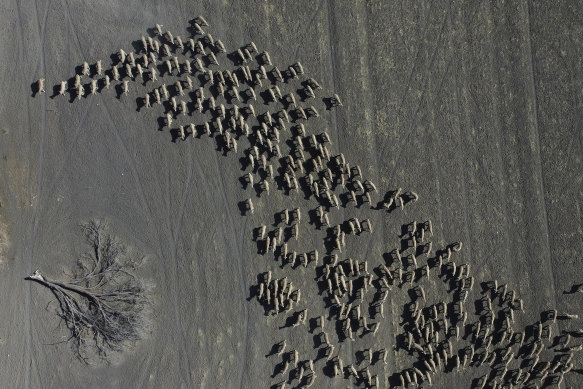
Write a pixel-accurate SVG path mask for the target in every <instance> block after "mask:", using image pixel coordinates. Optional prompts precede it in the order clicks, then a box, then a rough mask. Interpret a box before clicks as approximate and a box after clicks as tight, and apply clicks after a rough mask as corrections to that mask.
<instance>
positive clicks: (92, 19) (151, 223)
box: [0, 0, 583, 388]
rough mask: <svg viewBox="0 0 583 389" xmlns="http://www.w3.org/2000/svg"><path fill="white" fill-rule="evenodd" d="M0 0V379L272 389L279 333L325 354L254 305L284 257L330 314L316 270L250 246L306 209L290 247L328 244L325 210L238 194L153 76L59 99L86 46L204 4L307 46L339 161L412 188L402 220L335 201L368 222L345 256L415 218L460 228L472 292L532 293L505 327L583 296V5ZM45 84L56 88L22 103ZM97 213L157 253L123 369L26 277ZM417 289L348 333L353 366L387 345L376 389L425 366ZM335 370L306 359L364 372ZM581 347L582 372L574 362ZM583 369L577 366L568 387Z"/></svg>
mask: <svg viewBox="0 0 583 389" xmlns="http://www.w3.org/2000/svg"><path fill="white" fill-rule="evenodd" d="M0 10H1V12H0V21H1V22H2V23H0V25H1V26H2V27H1V28H2V36H3V39H0V45H1V46H0V48H1V50H0V53H1V54H0V64H1V65H2V66H1V67H2V69H3V71H2V73H1V74H0V87H1V89H2V91H3V93H2V94H1V99H2V100H1V104H0V118H1V121H0V127H1V128H0V156H1V159H0V177H1V183H2V184H1V185H0V204H1V208H0V225H2V226H4V227H3V228H4V229H5V230H6V232H7V237H8V242H9V246H8V248H7V249H6V250H5V253H4V257H3V258H2V270H1V271H0V295H1V296H2V298H1V299H0V309H1V313H2V314H1V318H2V319H0V366H1V368H0V386H1V387H4V388H55V387H62V388H79V387H91V388H116V387H126V388H127V387H135V388H161V387H166V388H219V387H220V388H258V387H270V386H271V385H273V384H276V383H278V382H281V381H282V380H283V378H281V376H277V377H274V378H272V375H273V373H274V369H276V364H277V362H278V360H277V357H274V356H271V357H265V355H266V354H268V353H269V352H270V350H271V348H272V346H273V345H274V344H275V343H276V342H278V341H280V340H283V339H287V341H288V344H289V346H288V347H290V348H292V347H293V348H294V349H296V350H298V351H299V352H300V357H301V359H313V358H315V357H316V348H315V343H316V344H317V341H315V340H314V334H311V333H309V332H308V331H307V329H306V328H305V327H300V328H284V329H280V326H282V325H283V324H284V323H285V320H284V317H283V316H282V315H281V314H280V315H277V316H271V315H268V316H266V315H265V311H264V309H263V308H262V306H261V305H260V304H258V302H257V299H255V298H250V296H251V292H250V291H251V290H253V285H254V284H256V283H257V276H258V274H259V273H261V272H264V271H266V270H268V269H271V270H272V271H273V272H274V276H276V277H278V278H280V277H283V276H284V275H286V276H288V278H289V279H290V280H292V281H293V283H294V285H295V286H296V287H299V288H300V289H302V303H301V304H299V305H298V306H299V307H300V308H302V309H303V308H308V313H309V315H310V316H309V317H310V318H312V317H316V316H318V315H320V314H326V317H328V312H329V308H325V302H324V299H323V297H322V295H319V294H318V290H317V288H316V283H315V281H314V278H315V277H316V276H317V272H316V271H315V270H314V267H313V266H309V267H308V268H304V267H303V266H300V267H299V268H298V269H294V270H290V269H289V268H286V269H281V268H280V267H279V265H280V263H278V262H275V261H273V258H271V259H269V258H268V257H265V256H261V255H258V254H257V246H256V244H255V242H253V241H252V239H251V238H252V236H253V230H254V228H256V227H258V226H259V225H261V224H272V223H273V215H274V213H275V212H277V211H280V210H282V209H283V208H286V207H290V208H292V207H295V206H302V207H303V208H302V209H304V210H305V216H304V220H303V222H302V223H303V224H302V228H303V231H302V235H301V237H300V240H299V242H300V243H297V246H298V250H305V251H308V250H311V249H313V248H314V247H316V246H317V245H318V244H320V245H321V242H322V239H321V238H322V236H323V232H322V231H321V230H315V229H314V228H313V227H312V226H310V225H309V224H308V223H307V221H308V217H307V210H308V209H313V208H314V205H313V201H312V202H310V200H305V199H304V198H303V196H301V195H298V194H291V195H289V196H288V195H284V194H283V193H282V192H281V191H278V190H273V193H272V194H271V195H270V196H265V195H262V196H261V197H257V196H256V195H255V193H251V191H249V190H245V189H243V187H242V185H241V183H240V181H239V177H240V176H242V175H243V173H244V172H243V171H242V170H241V164H240V163H239V160H238V157H235V156H234V155H233V154H232V153H229V154H228V155H226V156H224V155H223V153H221V152H217V151H216V145H215V142H214V140H213V139H212V138H209V137H206V136H202V137H200V138H193V137H189V138H187V140H186V141H184V142H182V141H180V140H178V141H175V142H173V141H172V136H171V135H170V133H169V132H168V129H167V128H162V130H158V127H159V124H158V120H157V118H158V116H160V112H161V111H160V110H157V111H156V110H153V109H152V110H148V109H145V108H143V107H142V108H140V109H139V110H137V109H136V108H137V105H136V103H137V101H138V100H137V99H138V98H139V97H140V96H143V95H144V94H145V92H146V91H147V90H148V88H147V87H146V86H143V85H141V84H138V83H132V84H131V85H130V88H131V89H130V92H129V95H128V96H122V97H121V98H119V99H118V98H116V97H115V92H114V91H108V92H103V93H98V94H96V95H95V96H89V97H87V98H82V99H80V100H79V101H75V102H72V103H71V102H70V101H69V95H67V96H65V97H63V96H56V97H54V98H52V97H51V96H52V95H53V93H52V92H53V90H52V87H53V85H56V84H57V83H58V82H60V81H61V80H67V79H69V78H70V77H72V76H73V75H74V74H75V68H76V67H77V66H79V65H81V64H82V63H83V61H88V62H89V63H94V62H95V61H96V60H98V59H101V60H102V61H103V63H104V67H106V68H107V67H109V66H110V63H111V60H112V59H111V58H110V56H111V55H112V54H114V53H116V52H117V51H118V50H119V49H120V48H124V49H125V51H127V52H129V51H132V50H136V48H134V47H133V46H132V43H133V42H136V41H137V43H138V44H139V39H140V37H141V36H142V35H146V34H147V33H148V32H149V30H151V29H152V28H153V27H154V25H155V24H156V23H159V24H161V25H163V26H164V27H163V28H164V30H167V29H168V30H170V31H172V32H173V33H174V34H175V35H181V36H182V37H186V36H187V35H188V33H187V31H186V28H187V27H188V26H189V23H188V22H189V20H191V19H192V18H194V17H195V16H197V15H199V14H201V15H204V16H205V18H206V20H207V21H208V22H209V24H210V27H208V28H209V31H212V34H213V36H214V37H215V39H217V38H220V39H221V40H222V41H223V42H224V43H225V46H226V47H227V51H228V52H232V51H233V50H235V49H236V48H238V47H241V46H243V45H245V44H247V43H248V42H250V41H254V42H255V43H256V44H257V46H258V47H259V49H260V50H268V51H269V53H270V54H271V59H272V61H273V62H274V63H275V64H282V66H281V68H282V69H285V68H286V67H287V65H289V64H292V63H294V62H295V61H297V60H300V61H301V62H302V64H303V66H304V68H305V70H306V74H307V75H309V76H310V77H314V78H315V79H317V80H318V81H319V82H320V84H321V85H322V86H323V89H324V91H323V92H322V95H321V96H326V94H327V95H331V93H338V94H339V95H340V96H341V98H342V102H343V107H339V108H333V109H331V110H326V109H325V108H323V109H322V110H321V114H322V115H321V116H322V118H321V120H320V121H319V122H318V123H319V124H318V125H317V126H318V127H317V129H318V130H319V131H322V130H324V129H326V130H327V131H328V132H329V134H330V135H331V138H332V145H331V146H330V149H331V150H333V154H336V153H338V152H343V153H344V155H345V157H346V160H347V161H350V163H351V164H352V165H354V164H358V165H359V166H360V167H361V168H362V170H363V175H366V176H367V177H369V178H370V179H371V180H372V181H374V182H375V183H376V185H377V187H378V188H379V191H380V192H381V193H384V192H386V191H388V190H393V189H395V188H397V187H402V188H404V189H407V190H414V191H415V192H417V193H418V194H419V196H420V199H419V201H418V202H416V203H414V204H411V206H408V207H406V208H405V209H404V210H403V211H401V210H395V211H393V212H391V213H387V212H382V211H373V210H370V209H368V208H369V207H367V206H362V207H360V208H354V207H347V208H341V211H335V212H336V213H331V218H333V219H334V220H332V222H333V223H339V222H341V221H343V220H346V219H347V218H349V217H353V216H356V215H358V217H360V218H361V219H364V218H370V219H371V220H372V222H373V223H374V226H375V229H374V233H373V234H371V235H368V234H363V235H362V237H360V238H359V239H355V238H354V237H347V239H352V240H351V241H350V244H351V248H350V250H351V251H350V252H349V254H342V255H353V256H356V257H360V258H361V260H365V259H366V260H368V262H369V265H370V266H371V267H372V266H377V264H380V263H382V261H383V253H387V252H388V251H390V250H391V249H393V248H395V247H398V244H399V237H398V234H399V232H400V229H401V225H402V224H404V223H408V222H411V221H414V220H416V221H419V222H420V221H423V220H427V219H431V220H432V221H433V229H434V236H433V237H432V241H433V244H434V247H444V246H445V245H447V244H449V243H452V242H454V241H458V240H461V241H462V242H463V243H464V247H463V250H462V251H461V252H460V259H459V260H460V263H464V262H465V263H468V264H471V274H472V275H473V276H474V277H475V279H476V281H477V286H476V287H475V288H479V282H481V281H488V280H494V279H497V280H498V282H499V284H507V285H508V286H509V288H510V289H513V290H515V291H516V293H517V296H520V298H522V299H523V301H524V309H525V312H524V313H523V314H522V313H519V314H517V317H516V321H515V323H514V327H515V328H516V331H521V330H522V329H524V327H525V326H526V325H529V324H532V323H534V322H536V321H537V320H539V319H540V312H541V311H542V310H546V309H553V308H555V309H558V310H559V311H560V312H569V313H583V312H581V307H582V303H581V302H582V298H583V296H581V295H580V294H565V291H568V290H570V289H571V286H572V285H574V284H578V283H581V282H583V278H582V276H581V274H580V269H581V265H580V253H581V252H583V250H582V245H583V239H582V235H583V229H582V218H581V206H582V199H583V193H582V190H581V188H582V186H581V181H582V177H583V176H582V173H581V172H582V161H581V155H583V154H582V152H583V142H582V140H583V135H582V133H583V132H582V129H581V112H582V109H583V107H582V101H583V99H582V98H581V91H582V90H583V79H582V78H581V74H583V69H582V66H583V62H582V61H581V58H582V55H581V54H582V51H583V42H582V41H581V39H582V38H581V37H582V36H583V31H582V30H583V28H582V25H581V20H580V18H579V15H580V12H581V7H578V8H571V6H568V5H564V6H556V5H555V4H554V3H553V2H529V1H514V2H493V3H491V2H484V1H472V2H459V1H415V2H411V1H332V0H328V1H320V2H312V1H303V0H302V1H271V0H270V1H234V2H232V1H199V2H193V1H189V2H181V1H165V2H159V3H158V4H156V3H154V2H152V1H150V0H147V1H137V0H128V1H123V2H120V1H112V0H97V1H86V0H78V1H71V0H52V1H51V0H49V1H42V0H37V1H33V0H23V1H20V0H19V1H16V0H10V1H7V2H2V4H1V5H0ZM224 61H226V59H224ZM39 78H45V79H46V84H47V93H44V94H40V95H37V96H36V97H32V94H33V93H32V92H33V89H32V87H31V84H32V83H33V82H34V81H35V80H37V79H39ZM168 79H170V78H168ZM319 102H320V104H321V103H322V102H321V101H319ZM322 107H324V105H322ZM310 123H311V122H310ZM240 143H241V145H240V148H241V149H243V147H244V145H243V142H240ZM239 156H242V152H241V150H240V151H239ZM250 196H251V197H252V198H253V199H254V202H255V213H254V214H253V215H250V216H243V215H241V212H240V209H239V207H238V203H239V202H240V201H242V200H244V199H246V198H247V197H250ZM309 207H311V208H309ZM332 215H334V216H332ZM94 217H98V218H107V219H108V220H109V221H110V223H111V226H112V229H113V230H114V231H115V233H116V234H117V235H119V236H122V237H123V238H124V239H125V241H126V242H127V243H128V244H130V245H132V246H134V247H136V248H138V249H139V250H140V251H141V252H142V253H144V254H146V255H147V256H148V258H149V261H148V264H147V267H146V272H145V274H144V275H143V276H144V277H146V278H149V279H152V280H153V281H154V283H155V284H156V289H155V295H154V299H155V306H154V323H155V325H154V327H153V329H152V332H151V334H150V335H149V336H148V338H147V339H145V340H143V341H141V342H139V343H137V344H136V345H135V346H134V347H132V348H130V349H129V350H127V352H125V353H123V354H122V355H120V356H118V357H117V358H115V360H114V361H113V362H112V364H111V365H104V364H94V365H90V366H86V365H84V364H82V363H80V362H79V361H78V360H77V359H76V358H75V356H74V354H73V353H72V352H71V349H70V345H69V344H68V343H67V332H66V329H65V328H64V327H63V326H62V324H61V323H60V322H59V320H58V318H57V316H56V315H55V308H56V307H55V301H54V297H53V296H52V295H51V294H50V292H49V291H48V290H47V289H45V288H43V287H41V286H40V285H38V284H34V283H31V282H27V281H25V280H24V277H25V276H27V275H29V274H31V273H32V272H33V271H34V270H36V269H37V268H41V269H43V271H45V272H46V273H50V274H52V275H54V276H55V277H64V276H65V271H66V269H67V268H70V267H71V266H72V265H73V264H74V261H75V258H76V257H78V255H80V254H81V253H82V252H83V251H84V250H85V249H86V246H84V244H83V240H82V237H81V235H80V233H79V224H80V223H82V222H83V221H85V220H89V219H91V218H94ZM1 243H2V242H0V244H1ZM294 244H295V243H294ZM436 280H437V278H436ZM434 284H435V285H437V286H439V284H438V283H434ZM434 284H431V285H434ZM431 285H430V286H428V291H429V293H428V300H431V301H432V302H436V301H438V300H439V299H443V298H447V297H446V296H447V293H446V288H445V287H444V286H443V285H442V287H441V289H440V288H439V287H435V288H433V287H432V286H431ZM409 300H410V296H409V295H408V294H407V291H406V288H403V289H401V288H398V287H396V288H393V291H392V292H391V293H390V294H389V298H388V302H387V304H386V305H385V317H386V319H385V321H386V323H387V325H385V326H383V327H382V328H381V329H380V331H379V333H378V334H377V335H376V337H375V338H372V337H370V336H368V337H364V338H362V339H360V338H359V339H358V340H357V341H355V342H351V341H346V340H344V341H340V340H339V339H336V338H335V342H336V344H337V345H336V353H337V354H339V355H341V356H342V357H343V359H344V360H345V361H347V362H345V363H346V364H348V363H350V362H349V361H351V359H354V358H355V357H354V355H355V353H356V352H357V351H358V350H362V349H365V348H369V347H372V348H373V349H375V350H376V349H379V348H383V347H384V348H386V349H387V350H388V351H387V352H388V358H387V364H386V365H383V364H382V363H380V364H375V365H374V366H372V367H371V372H373V374H374V375H378V377H379V379H380V382H381V385H380V386H381V387H385V386H388V382H389V381H388V380H389V377H391V376H392V374H393V373H395V372H398V371H401V370H402V369H404V368H407V367H409V366H410V365H411V363H412V361H413V359H412V357H411V356H409V355H408V354H407V353H405V352H403V350H396V349H395V346H396V344H395V335H396V333H397V328H398V326H399V323H400V321H401V317H400V315H401V313H402V310H403V304H404V303H405V302H407V301H409ZM332 316H333V315H332ZM330 323H332V321H331V322H330ZM330 325H331V326H333V324H330ZM579 326H581V325H580V324H579V323H576V322H575V323H570V322H568V321H558V322H557V323H556V324H553V326H552V328H553V333H554V334H557V333H559V332H560V331H561V329H565V328H569V329H574V328H579ZM581 327H583V326H581ZM333 335H334V333H333ZM334 336H335V335H334ZM576 343H577V342H576V341H575V342H574V344H576ZM280 360H281V359H280ZM324 362H325V361H323V360H320V361H317V362H316V369H315V370H316V375H317V379H316V381H315V383H314V386H313V387H318V388H339V387H352V386H353V385H354V382H355V381H354V379H352V378H347V379H342V378H340V377H336V378H330V377H327V376H326V372H325V371H324V365H325V364H324ZM573 362H574V364H575V370H578V369H581V363H583V361H582V360H581V357H580V356H577V357H576V358H575V359H574V360H573ZM482 369H483V368H482ZM485 372H487V370H479V369H477V368H476V369H475V368H468V369H465V370H463V371H462V372H451V373H439V374H437V375H435V376H434V382H435V385H434V387H443V388H452V387H470V386H471V382H472V380H473V379H474V378H476V377H479V376H481V375H483V374H484V373H485ZM285 377H287V375H286V376H285ZM579 382H581V378H580V374H579V373H577V372H574V371H572V372H571V373H569V374H567V375H566V376H565V381H564V382H563V384H562V385H563V386H564V387H568V386H574V387H578V386H579V384H578V383H579ZM295 385H297V380H296V381H294V382H293V384H292V385H291V386H295Z"/></svg>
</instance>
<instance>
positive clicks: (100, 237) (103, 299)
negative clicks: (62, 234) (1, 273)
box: [26, 221, 151, 363]
mask: <svg viewBox="0 0 583 389" xmlns="http://www.w3.org/2000/svg"><path fill="white" fill-rule="evenodd" d="M82 227H83V231H84V233H85V236H86V238H87V243H88V244H89V245H90V247H91V251H90V252H89V253H87V254H85V255H83V256H82V257H81V258H80V259H79V260H78V263H77V267H76V269H75V270H74V272H73V279H71V280H67V281H60V280H55V279H51V278H49V277H47V276H45V275H44V274H42V273H41V272H40V271H39V270H37V271H35V272H34V273H33V274H32V275H30V276H28V277H26V279H27V280H31V281H36V282H38V283H39V284H41V285H44V286H46V287H47V288H49V289H50V290H51V291H52V292H53V294H54V295H55V297H56V299H57V302H58V308H57V314H58V315H59V316H60V317H61V319H62V320H63V322H64V323H65V325H66V326H67V328H68V329H69V330H70V332H71V337H70V339H69V340H70V341H71V342H72V346H73V349H74V351H75V352H76V353H77V355H78V356H79V358H80V359H81V360H83V361H85V362H86V363H87V362H88V359H89V357H90V352H92V351H94V352H96V354H97V356H99V357H101V358H103V359H107V357H108V355H109V352H110V351H121V350H122V348H123V346H124V345H125V344H126V343H127V342H131V341H137V340H139V339H141V338H142V337H143V336H144V334H145V331H146V330H147V329H148V318H149V308H150V306H151V300H150V297H149V290H150V288H149V287H148V286H147V285H146V283H144V282H143V281H142V280H141V279H139V278H137V277H136V276H135V275H134V274H133V273H132V271H135V270H136V269H137V268H138V267H139V266H140V265H141V264H142V259H139V258H135V257H133V256H132V255H131V254H130V253H128V249H127V247H126V246H125V245H124V244H123V243H121V242H120V241H119V240H118V239H117V238H116V237H114V236H112V235H110V234H109V233H108V232H107V227H106V223H104V222H100V221H91V222H89V223H87V224H85V225H83V226H82Z"/></svg>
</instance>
